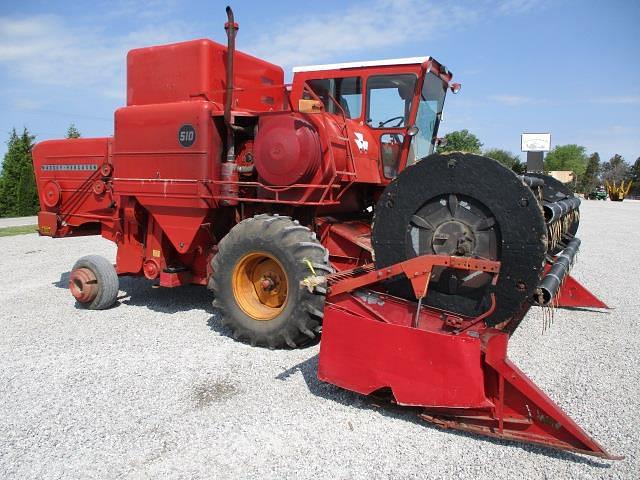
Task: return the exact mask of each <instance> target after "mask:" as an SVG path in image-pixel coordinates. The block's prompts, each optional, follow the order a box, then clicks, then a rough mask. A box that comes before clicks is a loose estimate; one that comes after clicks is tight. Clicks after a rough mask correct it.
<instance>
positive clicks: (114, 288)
mask: <svg viewBox="0 0 640 480" xmlns="http://www.w3.org/2000/svg"><path fill="white" fill-rule="evenodd" d="M69 290H71V294H72V295H73V296H74V298H75V299H76V300H77V302H78V304H79V305H80V306H81V307H83V308H87V309H89V310H104V309H106V308H109V307H111V306H112V305H113V304H114V303H115V302H116V298H117V297H118V290H119V281H118V274H117V273H116V269H115V268H114V267H113V265H112V264H111V263H110V262H109V261H108V260H107V259H106V258H104V257H101V256H99V255H87V256H86V257H82V258H81V259H79V260H78V261H77V262H76V263H75V265H74V266H73V269H72V270H71V275H70V276H69Z"/></svg>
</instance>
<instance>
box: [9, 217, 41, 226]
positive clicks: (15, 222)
mask: <svg viewBox="0 0 640 480" xmlns="http://www.w3.org/2000/svg"><path fill="white" fill-rule="evenodd" d="M36 223H38V217H10V218H0V228H5V227H22V226H25V225H35V224H36Z"/></svg>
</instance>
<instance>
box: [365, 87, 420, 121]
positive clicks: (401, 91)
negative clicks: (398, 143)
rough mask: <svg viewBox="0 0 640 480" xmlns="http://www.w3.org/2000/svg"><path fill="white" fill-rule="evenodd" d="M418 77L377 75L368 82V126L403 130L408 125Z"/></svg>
mask: <svg viewBox="0 0 640 480" xmlns="http://www.w3.org/2000/svg"><path fill="white" fill-rule="evenodd" d="M416 81H417V77H416V76H415V75H411V74H403V75H377V76H373V77H369V79H368V80H367V124H368V125H369V126H370V127H373V128H402V127H405V126H406V124H407V119H408V118H409V113H410V111H411V101H412V99H413V95H414V91H415V88H416Z"/></svg>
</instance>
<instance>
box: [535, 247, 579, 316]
mask: <svg viewBox="0 0 640 480" xmlns="http://www.w3.org/2000/svg"><path fill="white" fill-rule="evenodd" d="M579 249H580V239H579V238H573V239H572V240H571V241H570V242H569V244H568V245H567V246H566V247H565V248H564V250H562V253H560V255H558V256H557V257H556V261H555V263H554V264H553V265H552V266H551V268H550V269H549V271H548V272H547V274H546V275H545V276H544V278H543V279H542V281H541V282H540V285H538V288H537V289H536V294H535V296H534V303H536V304H538V305H542V306H544V305H549V303H551V301H552V300H553V299H554V298H555V296H556V295H557V294H558V290H560V286H561V285H562V282H563V281H564V278H565V277H566V276H567V274H568V273H569V270H571V267H572V266H573V262H574V261H575V258H576V255H577V254H578V250H579Z"/></svg>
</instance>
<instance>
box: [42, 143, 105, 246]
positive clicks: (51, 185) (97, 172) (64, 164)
mask: <svg viewBox="0 0 640 480" xmlns="http://www.w3.org/2000/svg"><path fill="white" fill-rule="evenodd" d="M110 143H111V139H109V138H78V139H64V140H46V141H43V142H39V143H38V144H37V145H36V146H35V147H34V149H33V169H34V172H35V176H36V184H37V186H38V195H39V200H40V206H41V210H42V212H50V213H54V214H57V215H58V216H59V217H60V219H61V220H62V221H64V222H65V224H66V225H68V226H67V227H64V228H58V229H57V231H56V233H55V234H56V235H61V236H64V235H68V234H71V233H74V227H78V226H81V225H82V224H85V223H93V222H105V223H106V224H110V222H111V221H112V219H111V214H112V212H111V210H110V209H109V205H110V204H111V202H112V200H113V197H112V195H111V192H110V191H109V190H108V189H106V188H105V184H104V182H103V181H102V178H103V177H102V172H101V167H102V166H103V165H104V164H108V163H109V162H110V161H111V159H110V156H109V149H110ZM98 186H99V187H100V188H96V187H98ZM42 218H48V217H46V216H43V217H42ZM48 222H49V223H47V224H46V225H45V224H43V226H49V227H51V226H52V223H51V220H48ZM54 231H55V230H54ZM43 233H46V232H45V231H43ZM46 234H48V233H46Z"/></svg>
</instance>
